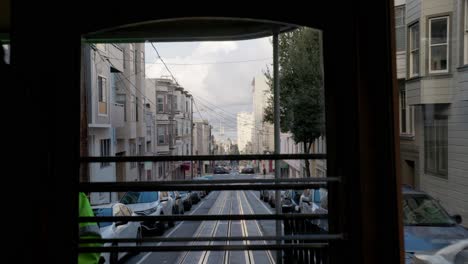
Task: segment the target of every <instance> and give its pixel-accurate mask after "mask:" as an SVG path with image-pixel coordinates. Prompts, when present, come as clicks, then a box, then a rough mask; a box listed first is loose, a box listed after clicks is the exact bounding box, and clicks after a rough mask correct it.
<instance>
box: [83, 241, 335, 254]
mask: <svg viewBox="0 0 468 264" xmlns="http://www.w3.org/2000/svg"><path fill="white" fill-rule="evenodd" d="M327 246H328V243H298V244H281V245H277V244H271V245H268V244H267V245H209V246H208V245H193V246H182V245H180V246H132V247H129V246H127V247H118V246H110V247H87V246H83V247H78V252H80V253H86V252H88V253H89V252H95V253H96V252H132V253H133V252H156V251H179V252H180V251H226V250H227V251H244V250H285V249H314V248H324V247H327Z"/></svg>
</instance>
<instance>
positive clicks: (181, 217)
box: [78, 213, 328, 223]
mask: <svg viewBox="0 0 468 264" xmlns="http://www.w3.org/2000/svg"><path fill="white" fill-rule="evenodd" d="M327 217H328V214H294V213H286V214H244V215H155V216H150V215H147V216H93V217H90V216H81V217H78V222H80V223H84V222H117V221H131V222H136V221H169V220H173V221H217V220H221V221H223V220H226V221H228V220H232V221H236V220H288V219H326V218H327Z"/></svg>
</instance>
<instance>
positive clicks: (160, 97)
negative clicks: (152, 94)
mask: <svg viewBox="0 0 468 264" xmlns="http://www.w3.org/2000/svg"><path fill="white" fill-rule="evenodd" d="M156 104H157V109H156V111H157V112H158V113H163V112H164V95H158V97H157V101H156Z"/></svg>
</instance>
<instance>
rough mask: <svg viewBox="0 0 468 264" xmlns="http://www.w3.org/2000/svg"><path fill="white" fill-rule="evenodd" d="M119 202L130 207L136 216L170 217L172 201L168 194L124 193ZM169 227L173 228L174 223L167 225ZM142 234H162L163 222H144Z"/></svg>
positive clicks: (164, 226) (162, 192)
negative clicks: (157, 232) (155, 232)
mask: <svg viewBox="0 0 468 264" xmlns="http://www.w3.org/2000/svg"><path fill="white" fill-rule="evenodd" d="M120 202H121V203H123V204H125V205H127V206H128V207H130V209H132V210H133V212H135V214H137V215H152V216H158V215H172V212H173V209H172V208H173V207H174V200H173V199H172V198H171V197H170V196H169V192H165V191H161V192H126V193H125V195H124V196H123V197H122V198H121V199H120ZM167 225H168V226H169V227H173V226H174V221H169V222H168V223H167ZM141 226H142V228H143V234H147V233H149V232H152V231H159V232H161V233H162V232H164V230H165V229H166V223H165V222H157V221H144V222H142V223H141Z"/></svg>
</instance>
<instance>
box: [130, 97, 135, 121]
mask: <svg viewBox="0 0 468 264" xmlns="http://www.w3.org/2000/svg"><path fill="white" fill-rule="evenodd" d="M131 98H132V99H131V104H130V118H131V120H130V121H135V115H136V113H135V112H136V105H137V104H136V101H135V96H134V95H132V97H131Z"/></svg>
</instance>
